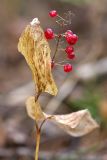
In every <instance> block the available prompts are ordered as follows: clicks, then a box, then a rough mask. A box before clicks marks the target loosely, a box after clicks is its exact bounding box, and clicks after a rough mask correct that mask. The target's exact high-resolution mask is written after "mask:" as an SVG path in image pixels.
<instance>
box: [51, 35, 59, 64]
mask: <svg viewBox="0 0 107 160" xmlns="http://www.w3.org/2000/svg"><path fill="white" fill-rule="evenodd" d="M59 41H60V35H59V36H58V39H57V44H56V49H55V53H54V55H53V58H52V61H53V60H54V59H55V56H56V53H57V51H58V46H59Z"/></svg>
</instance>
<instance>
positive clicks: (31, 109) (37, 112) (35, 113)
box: [26, 96, 45, 120]
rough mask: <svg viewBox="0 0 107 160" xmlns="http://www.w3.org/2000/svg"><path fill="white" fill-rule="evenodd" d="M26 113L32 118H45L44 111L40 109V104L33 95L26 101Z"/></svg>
mask: <svg viewBox="0 0 107 160" xmlns="http://www.w3.org/2000/svg"><path fill="white" fill-rule="evenodd" d="M26 108H27V113H28V115H29V117H30V118H32V119H34V120H41V119H45V116H44V113H43V112H42V110H41V107H40V104H39V102H38V101H35V97H33V96H31V97H28V99H27V101H26Z"/></svg>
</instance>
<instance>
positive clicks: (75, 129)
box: [27, 97, 98, 137]
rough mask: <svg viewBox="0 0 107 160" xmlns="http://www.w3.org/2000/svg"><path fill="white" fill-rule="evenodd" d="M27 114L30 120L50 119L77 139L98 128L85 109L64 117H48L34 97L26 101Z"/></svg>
mask: <svg viewBox="0 0 107 160" xmlns="http://www.w3.org/2000/svg"><path fill="white" fill-rule="evenodd" d="M27 112H28V115H29V116H30V117H31V118H32V119H34V120H35V119H36V120H41V119H46V118H47V117H51V118H50V119H51V120H52V121H53V122H54V123H56V124H57V125H58V126H59V127H61V128H62V129H63V130H64V131H65V132H67V133H68V134H70V135H72V136H75V137H78V136H82V135H85V134H87V133H89V132H91V131H92V130H93V129H95V128H97V127H98V124H97V123H96V122H95V120H94V119H93V118H92V117H91V115H90V113H89V111H88V110H87V109H85V110H81V111H78V112H73V113H70V114H66V115H48V114H45V113H44V112H42V110H41V107H40V105H39V103H38V102H37V101H36V102H35V98H34V97H29V98H28V100H27Z"/></svg>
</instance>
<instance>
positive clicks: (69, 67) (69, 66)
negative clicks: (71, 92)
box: [64, 64, 72, 72]
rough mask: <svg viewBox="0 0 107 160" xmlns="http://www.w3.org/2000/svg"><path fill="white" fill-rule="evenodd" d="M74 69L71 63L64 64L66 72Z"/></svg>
mask: <svg viewBox="0 0 107 160" xmlns="http://www.w3.org/2000/svg"><path fill="white" fill-rule="evenodd" d="M70 71H72V65H71V64H65V65H64V72H70Z"/></svg>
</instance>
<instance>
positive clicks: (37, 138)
mask: <svg viewBox="0 0 107 160" xmlns="http://www.w3.org/2000/svg"><path fill="white" fill-rule="evenodd" d="M40 134H41V132H40V130H39V129H37V131H36V152H35V160H38V157H39V145H40Z"/></svg>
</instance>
